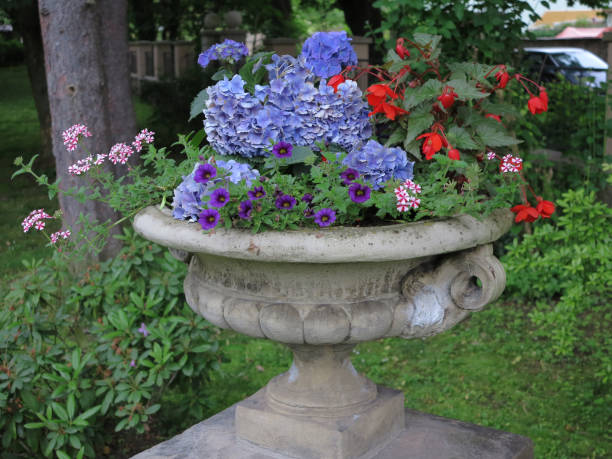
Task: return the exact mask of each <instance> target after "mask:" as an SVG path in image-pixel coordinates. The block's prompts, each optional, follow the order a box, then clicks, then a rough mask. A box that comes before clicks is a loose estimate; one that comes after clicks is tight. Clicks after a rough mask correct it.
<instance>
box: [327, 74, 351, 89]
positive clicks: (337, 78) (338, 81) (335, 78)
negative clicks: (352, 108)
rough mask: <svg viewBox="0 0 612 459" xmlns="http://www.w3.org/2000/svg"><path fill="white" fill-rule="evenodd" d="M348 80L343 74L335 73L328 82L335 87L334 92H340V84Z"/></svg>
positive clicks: (328, 84)
mask: <svg viewBox="0 0 612 459" xmlns="http://www.w3.org/2000/svg"><path fill="white" fill-rule="evenodd" d="M345 81H346V80H345V79H344V77H343V76H342V75H334V76H333V77H331V78H330V79H329V81H328V82H327V86H331V87H332V88H334V92H338V85H339V84H341V83H344V82H345Z"/></svg>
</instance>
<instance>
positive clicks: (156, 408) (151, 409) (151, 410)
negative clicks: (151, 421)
mask: <svg viewBox="0 0 612 459" xmlns="http://www.w3.org/2000/svg"><path fill="white" fill-rule="evenodd" d="M160 408H161V405H160V404H159V403H157V404H155V405H151V406H150V407H148V408H147V409H146V410H145V414H153V413H157V412H158V411H159V409H160Z"/></svg>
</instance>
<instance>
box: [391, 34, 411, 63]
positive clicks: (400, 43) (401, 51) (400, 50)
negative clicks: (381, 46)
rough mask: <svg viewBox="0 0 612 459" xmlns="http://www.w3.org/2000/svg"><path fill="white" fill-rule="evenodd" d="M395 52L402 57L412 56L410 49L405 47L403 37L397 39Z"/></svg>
mask: <svg viewBox="0 0 612 459" xmlns="http://www.w3.org/2000/svg"><path fill="white" fill-rule="evenodd" d="M395 52H396V53H397V55H398V56H399V57H400V59H406V58H407V57H410V51H408V50H407V49H406V48H405V47H404V39H403V38H398V39H397V41H396V42H395Z"/></svg>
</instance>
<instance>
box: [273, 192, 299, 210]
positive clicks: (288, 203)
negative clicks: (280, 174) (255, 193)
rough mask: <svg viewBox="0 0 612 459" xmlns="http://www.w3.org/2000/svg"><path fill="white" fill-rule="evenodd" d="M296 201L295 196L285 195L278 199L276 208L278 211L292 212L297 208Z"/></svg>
mask: <svg viewBox="0 0 612 459" xmlns="http://www.w3.org/2000/svg"><path fill="white" fill-rule="evenodd" d="M296 202H297V201H296V200H295V198H294V197H293V196H291V195H288V194H283V195H281V196H279V197H278V198H276V202H275V205H276V208H277V209H282V210H291V209H293V208H294V207H295V204H296Z"/></svg>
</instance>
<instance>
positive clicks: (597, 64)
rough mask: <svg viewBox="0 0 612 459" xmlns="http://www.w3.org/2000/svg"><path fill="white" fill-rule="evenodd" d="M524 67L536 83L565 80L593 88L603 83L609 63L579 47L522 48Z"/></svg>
mask: <svg viewBox="0 0 612 459" xmlns="http://www.w3.org/2000/svg"><path fill="white" fill-rule="evenodd" d="M524 51H525V62H526V70H527V72H528V74H529V75H531V77H532V78H533V79H534V80H536V81H538V82H547V81H555V80H557V79H558V78H559V74H561V75H562V77H563V78H565V79H566V80H567V81H569V82H571V83H574V84H582V85H586V86H592V87H600V86H602V85H603V84H605V82H606V77H607V73H608V64H607V63H606V62H605V61H604V60H602V59H600V58H599V57H597V56H596V55H595V54H593V53H592V52H590V51H587V50H586V49H582V48H525V49H524Z"/></svg>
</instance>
